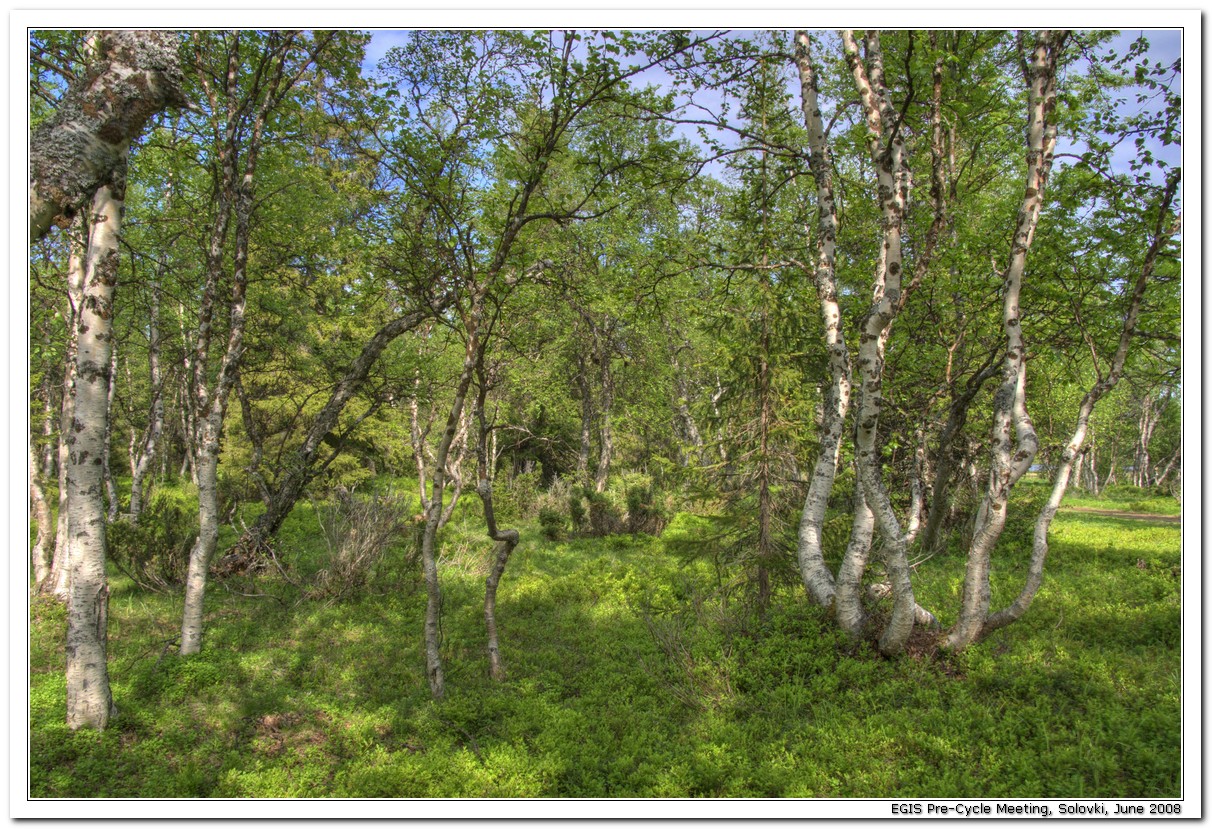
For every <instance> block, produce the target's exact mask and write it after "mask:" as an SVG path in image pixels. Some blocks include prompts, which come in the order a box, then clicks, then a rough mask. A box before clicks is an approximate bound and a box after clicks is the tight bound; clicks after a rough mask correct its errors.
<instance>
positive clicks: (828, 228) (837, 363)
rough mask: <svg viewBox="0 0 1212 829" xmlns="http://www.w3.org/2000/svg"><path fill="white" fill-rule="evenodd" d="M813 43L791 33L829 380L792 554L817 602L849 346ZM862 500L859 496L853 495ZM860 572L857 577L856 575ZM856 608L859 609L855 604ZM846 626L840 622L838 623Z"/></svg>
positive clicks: (827, 587) (823, 585) (828, 588)
mask: <svg viewBox="0 0 1212 829" xmlns="http://www.w3.org/2000/svg"><path fill="white" fill-rule="evenodd" d="M811 50H812V41H811V39H810V37H809V35H808V33H807V32H806V31H802V30H801V31H797V32H796V33H795V60H796V66H797V68H798V70H799V76H800V95H801V107H802V109H803V113H804V123H805V125H806V127H807V129H808V146H809V151H810V154H809V162H808V163H809V166H810V168H811V170H812V176H813V179H814V180H815V181H816V190H817V232H816V239H817V261H816V269H815V271H814V280H815V283H816V290H817V297H818V298H819V301H820V305H821V316H822V318H823V321H824V326H825V347H826V350H827V351H828V353H829V372H830V375H831V379H832V382H831V383H830V386H829V389H828V391H827V392H826V394H825V400H824V405H823V409H822V417H821V428H820V434H821V450H820V454H819V455H818V457H817V460H816V464H815V466H814V467H813V470H812V477H811V478H810V480H809V483H808V494H807V495H806V496H805V498H804V508H803V510H802V512H801V514H800V523H799V532H798V542H797V546H796V555H797V558H798V560H799V566H800V576H801V579H802V580H803V582H804V588H805V589H806V590H807V591H808V595H809V597H810V598H811V599H812V600H813V601H815V602H816V603H817V604H820V605H824V606H825V607H830V606H832V605H833V604H834V598H835V597H834V589H835V585H834V579H833V574H832V573H830V572H829V568H828V566H826V564H825V559H824V554H823V550H822V549H821V530H822V527H823V526H824V522H825V508H826V506H827V505H828V502H829V493H830V492H831V491H832V490H833V481H834V478H835V476H836V474H837V465H838V460H839V457H840V454H841V445H842V436H843V433H844V430H845V423H846V413H847V411H848V410H849V408H850V383H851V378H850V350H849V349H848V348H847V347H846V340H845V338H844V337H843V335H842V328H841V320H842V315H841V309H840V307H839V306H838V289H837V273H836V261H837V206H836V203H835V201H834V194H833V165H832V160H831V158H830V153H829V145H828V143H827V142H826V140H825V130H824V126H823V123H822V119H821V110H820V98H819V94H818V91H817V82H816V70H815V67H814V66H813V64H812V51H811ZM856 500H861V499H856ZM861 575H862V574H861V571H860V573H859V576H860V578H861ZM860 612H861V607H860ZM843 626H845V625H843Z"/></svg>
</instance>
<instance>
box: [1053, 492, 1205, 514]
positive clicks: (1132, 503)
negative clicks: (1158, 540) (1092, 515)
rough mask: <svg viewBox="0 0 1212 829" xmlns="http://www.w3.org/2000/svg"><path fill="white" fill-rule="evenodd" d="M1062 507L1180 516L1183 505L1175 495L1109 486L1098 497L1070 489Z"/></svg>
mask: <svg viewBox="0 0 1212 829" xmlns="http://www.w3.org/2000/svg"><path fill="white" fill-rule="evenodd" d="M1062 507H1085V508H1088V509H1102V510H1117V511H1120V512H1138V513H1147V514H1150V515H1179V514H1180V513H1181V512H1182V504H1181V503H1179V501H1178V499H1177V498H1175V497H1174V496H1173V495H1165V494H1159V493H1157V492H1154V491H1152V490H1148V489H1140V488H1138V487H1134V486H1109V487H1107V488H1106V489H1105V490H1103V491H1102V492H1101V493H1099V495H1098V497H1097V498H1096V497H1094V496H1093V495H1090V493H1088V492H1084V491H1078V490H1075V489H1073V488H1070V489H1069V491H1068V492H1066V493H1065V500H1064V502H1063V503H1062Z"/></svg>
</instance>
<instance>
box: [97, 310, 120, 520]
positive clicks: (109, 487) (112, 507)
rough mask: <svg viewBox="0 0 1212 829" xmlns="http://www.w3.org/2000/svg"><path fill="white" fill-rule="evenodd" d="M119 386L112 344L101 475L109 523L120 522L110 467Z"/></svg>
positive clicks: (116, 361) (116, 491)
mask: <svg viewBox="0 0 1212 829" xmlns="http://www.w3.org/2000/svg"><path fill="white" fill-rule="evenodd" d="M111 324H112V323H111ZM117 384H118V344H117V343H116V342H112V341H111V343H110V349H109V388H107V389H106V392H105V441H104V446H103V447H102V449H101V475H102V478H103V479H104V481H105V501H106V510H105V517H106V520H108V521H111V522H112V521H117V520H118V507H119V504H118V487H117V486H116V485H115V484H114V471H113V469H112V468H111V467H110V456H111V455H112V448H113V437H114V429H113V417H114V391H115V389H116V388H117Z"/></svg>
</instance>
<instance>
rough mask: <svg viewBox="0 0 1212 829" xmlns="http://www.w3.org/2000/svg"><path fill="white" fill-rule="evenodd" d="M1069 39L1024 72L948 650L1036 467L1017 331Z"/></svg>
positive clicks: (983, 614) (968, 624)
mask: <svg viewBox="0 0 1212 829" xmlns="http://www.w3.org/2000/svg"><path fill="white" fill-rule="evenodd" d="M1066 34H1067V33H1065V32H1052V31H1041V32H1039V33H1038V34H1037V36H1036V42H1035V47H1034V49H1033V50H1032V58H1031V61H1030V63H1029V64H1028V65H1026V66H1025V67H1024V74H1025V75H1026V80H1027V84H1028V88H1029V100H1028V116H1027V130H1026V133H1027V183H1026V188H1025V190H1024V193H1023V199H1022V203H1021V207H1020V209H1019V213H1018V220H1017V224H1016V227H1015V231H1014V237H1013V239H1012V241H1011V245H1010V263H1009V265H1008V267H1007V269H1006V274H1005V279H1004V284H1003V292H1004V300H1003V310H1002V327H1003V329H1004V331H1005V336H1006V343H1007V348H1006V355H1005V360H1004V365H1003V379H1002V384H1001V386H1000V387H999V389H998V391H997V393H996V395H995V396H994V416H993V449H992V455H993V457H992V462H991V467H990V472H989V484H988V488H987V490H986V493H985V497H984V500H983V501H982V503H981V508H980V511H979V514H978V520H977V527H976V531H975V532H974V533H973V537H972V543H971V545H970V546H969V549H968V564H967V568H966V570H965V574H964V589H963V597H962V604H961V608H960V616H959V620H958V621H957V622H956V624H955V627H954V628H952V630H951V631H950V632H949V633H948V634H947V636H946V638H945V639H944V642H943V645H944V647H946V648H948V649H952V650H961V649H963V648H965V647H967V646H968V645H970V644H971V643H972V642H974V641H975V640H976V639H977V637H978V636H980V633H981V630H982V629H983V627H984V625H985V621H986V618H987V616H988V611H989V561H990V557H991V555H992V552H993V547H994V545H995V544H996V543H997V539H998V537H999V536H1000V535H1001V532H1002V529H1003V528H1004V527H1005V524H1006V508H1007V504H1008V501H1009V497H1010V489H1011V488H1012V487H1013V486H1014V484H1015V483H1016V482H1017V481H1018V479H1019V478H1020V477H1021V476H1022V475H1023V473H1025V472H1026V471H1027V469H1028V468H1030V466H1031V461H1032V459H1033V458H1034V457H1035V452H1036V449H1037V448H1038V441H1037V439H1036V436H1035V430H1034V426H1033V425H1032V423H1031V420H1030V418H1029V417H1028V415H1027V409H1026V397H1025V391H1026V366H1025V357H1026V354H1025V346H1024V343H1023V337H1022V330H1021V326H1020V324H1019V319H1020V314H1019V304H1018V303H1019V294H1020V292H1021V290H1022V281H1023V273H1024V271H1025V269H1026V262H1027V252H1028V251H1029V250H1030V248H1031V242H1032V240H1033V238H1034V234H1035V227H1036V224H1037V223H1038V221H1039V214H1040V210H1041V208H1042V207H1043V191H1044V187H1045V185H1046V184H1047V181H1048V174H1049V172H1050V171H1051V169H1052V153H1053V150H1054V148H1055V145H1056V123H1055V121H1054V120H1051V119H1050V118H1049V116H1050V115H1051V113H1052V110H1053V108H1054V107H1055V105H1056V70H1057V62H1058V58H1059V52H1060V50H1061V48H1062V47H1063V45H1064V41H1065V37H1066Z"/></svg>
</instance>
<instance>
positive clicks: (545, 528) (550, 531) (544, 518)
mask: <svg viewBox="0 0 1212 829" xmlns="http://www.w3.org/2000/svg"><path fill="white" fill-rule="evenodd" d="M539 526H540V527H541V528H542V530H541V531H542V533H543V537H544V538H546V539H547V540H548V541H561V540H563V538H564V516H563V515H562V514H561V513H560V511H559V510H555V509H552V508H550V507H543V508H542V509H540V510H539Z"/></svg>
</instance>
